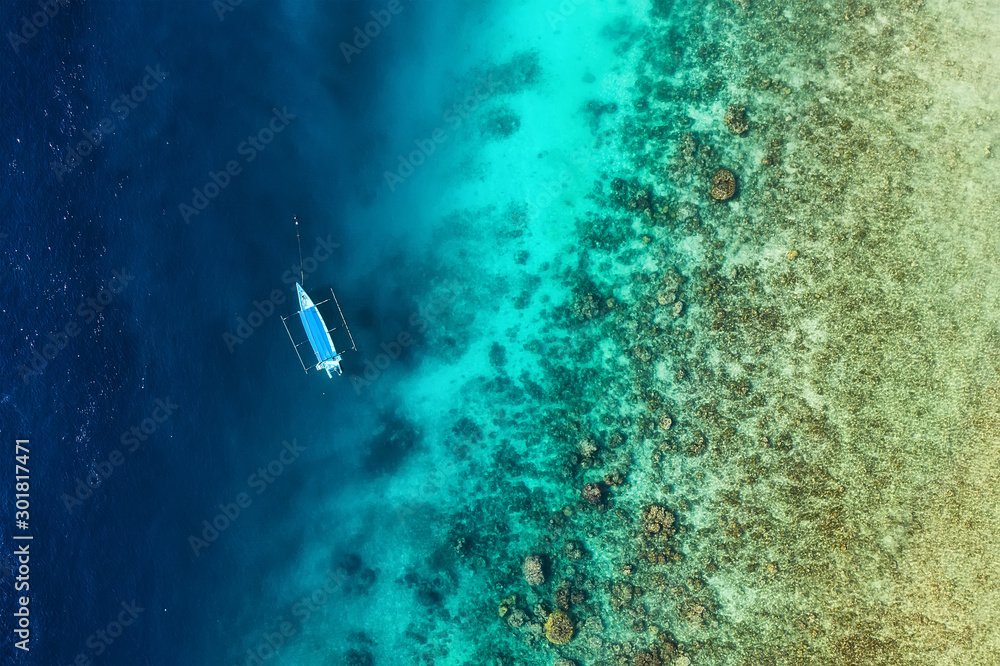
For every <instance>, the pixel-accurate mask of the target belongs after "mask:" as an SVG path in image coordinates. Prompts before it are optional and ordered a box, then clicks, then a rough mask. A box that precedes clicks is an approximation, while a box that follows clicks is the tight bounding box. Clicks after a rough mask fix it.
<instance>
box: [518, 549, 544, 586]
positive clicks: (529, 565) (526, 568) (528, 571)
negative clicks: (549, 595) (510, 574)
mask: <svg viewBox="0 0 1000 666" xmlns="http://www.w3.org/2000/svg"><path fill="white" fill-rule="evenodd" d="M521 573H523V574H524V580H525V581H527V583H528V585H531V586H532V587H537V586H539V585H542V584H544V583H545V565H544V562H543V561H542V558H541V557H540V556H538V555H528V556H527V557H526V558H524V563H523V564H522V565H521Z"/></svg>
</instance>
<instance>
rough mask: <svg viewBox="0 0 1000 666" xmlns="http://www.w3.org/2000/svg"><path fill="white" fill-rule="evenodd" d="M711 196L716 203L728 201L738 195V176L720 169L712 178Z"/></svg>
mask: <svg viewBox="0 0 1000 666" xmlns="http://www.w3.org/2000/svg"><path fill="white" fill-rule="evenodd" d="M709 194H710V195H711V196H712V198H713V199H715V200H716V201H728V200H729V199H731V198H732V197H733V195H734V194H736V176H735V175H733V172H732V171H730V170H728V169H719V170H718V171H716V172H715V175H714V176H712V189H711V190H710V191H709Z"/></svg>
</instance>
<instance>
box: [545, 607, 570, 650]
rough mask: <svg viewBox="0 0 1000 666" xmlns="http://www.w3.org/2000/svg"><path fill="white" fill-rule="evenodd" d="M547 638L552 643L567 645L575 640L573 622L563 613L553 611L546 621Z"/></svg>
mask: <svg viewBox="0 0 1000 666" xmlns="http://www.w3.org/2000/svg"><path fill="white" fill-rule="evenodd" d="M545 638H547V639H548V641H549V642H550V643H554V644H556V645H565V644H566V643H569V641H570V639H571V638H573V621H572V620H571V619H570V617H569V615H567V614H566V613H564V612H563V611H553V612H552V613H551V614H549V618H548V619H547V620H546V621H545Z"/></svg>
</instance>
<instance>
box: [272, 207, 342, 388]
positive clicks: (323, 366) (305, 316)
mask: <svg viewBox="0 0 1000 666" xmlns="http://www.w3.org/2000/svg"><path fill="white" fill-rule="evenodd" d="M295 237H296V238H297V239H298V242H299V280H300V281H299V282H296V283H295V291H296V293H297V294H298V297H299V311H298V312H296V313H295V314H293V315H291V316H290V317H282V318H281V323H282V324H284V325H285V332H287V333H288V339H289V340H291V341H292V347H294V348H295V354H296V356H298V357H299V363H301V364H302V369H303V370H304V371H305V372H306V374H309V369H310V368H309V367H308V366H307V365H306V362H305V361H304V360H303V359H302V353H301V352H300V351H299V347H301V346H302V345H304V344H306V343H307V342H308V343H309V345H310V346H311V347H312V350H313V353H315V354H316V365H315V369H316V370H326V376H327V377H330V378H333V375H332V374H331V372H330V371H331V370H332V371H333V372H336V373H337V375H338V376H339V375H341V374H343V371H344V370H343V368H341V367H340V362H341V360H342V359H343V353H342V352H338V351H337V347H336V346H335V345H334V344H333V338H332V337H330V334H331V333H333V332H334V331H336V330H337V328H327V327H326V322H325V321H324V320H323V315H322V314H320V311H319V306H320V305H323V304H324V303H329V302H330V300H331V298H332V300H333V303H334V305H336V306H337V313H338V314H339V315H340V321H341V323H342V324H343V327H344V330H346V331H347V336H348V337H349V338H350V340H351V348H350V349H349V350H347V349H345V350H344V351H358V347H357V345H355V344H354V336H353V335H351V329H350V328H349V327H348V326H347V320H346V319H344V311H343V310H341V309H340V303H339V302H338V301H337V294H335V293H333V289H331V290H330V297H331V298H328V299H326V300H323V301H320V302H319V303H313V300H312V299H311V298H309V294H307V293H306V290H305V289H304V288H303V287H302V283H303V282H305V273H304V272H303V269H302V237H301V236H300V235H299V218H298V217H296V218H295ZM295 315H298V316H299V320H300V322H301V323H302V328H303V329H305V332H306V339H305V340H303V341H302V342H295V338H294V337H293V336H292V331H291V329H289V328H288V320H289V319H291V318H292V317H294V316H295Z"/></svg>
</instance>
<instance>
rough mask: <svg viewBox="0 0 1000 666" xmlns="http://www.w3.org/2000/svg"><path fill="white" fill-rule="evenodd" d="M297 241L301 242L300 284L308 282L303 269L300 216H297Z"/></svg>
mask: <svg viewBox="0 0 1000 666" xmlns="http://www.w3.org/2000/svg"><path fill="white" fill-rule="evenodd" d="M294 217H295V239H296V240H297V241H298V242H299V284H303V283H304V282H305V281H306V275H305V272H304V270H303V268H302V236H301V234H299V216H298V215H295V216H294Z"/></svg>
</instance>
